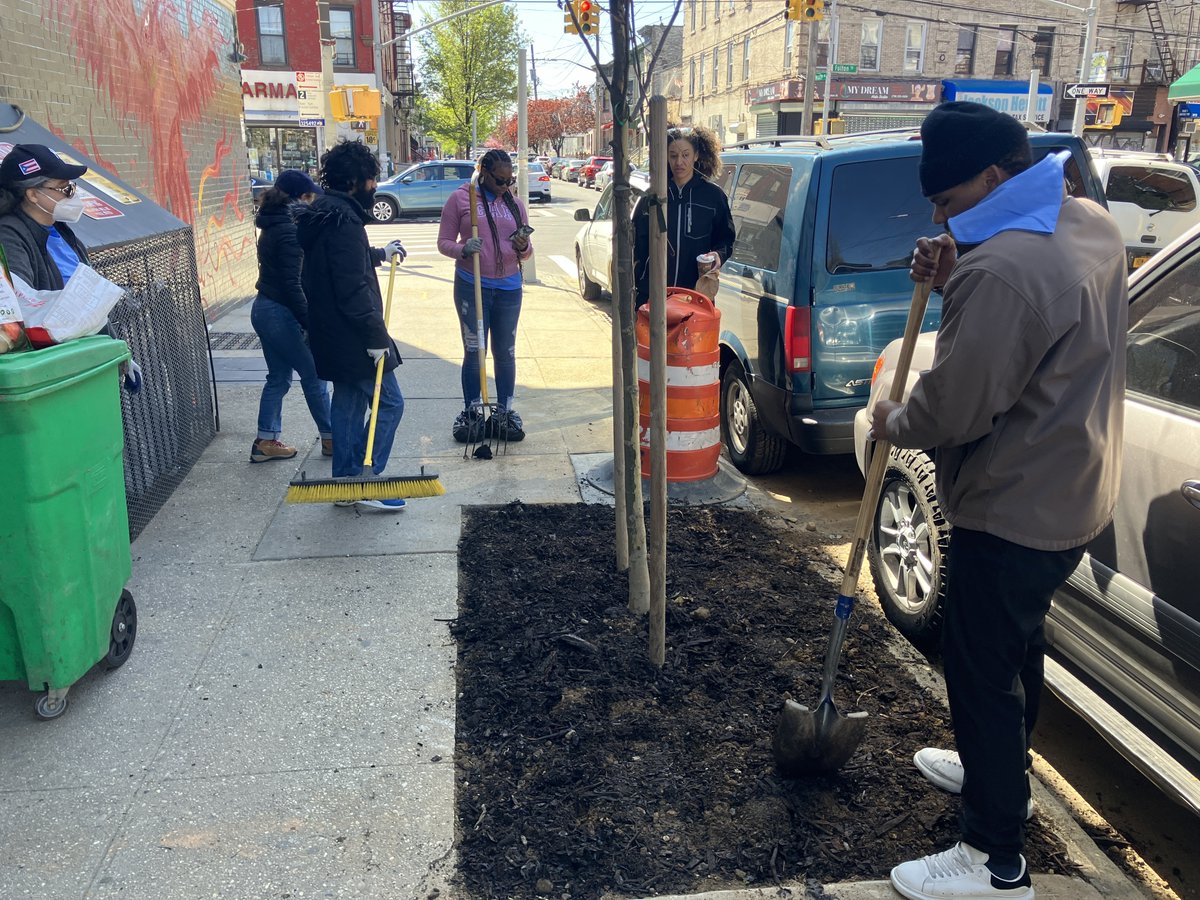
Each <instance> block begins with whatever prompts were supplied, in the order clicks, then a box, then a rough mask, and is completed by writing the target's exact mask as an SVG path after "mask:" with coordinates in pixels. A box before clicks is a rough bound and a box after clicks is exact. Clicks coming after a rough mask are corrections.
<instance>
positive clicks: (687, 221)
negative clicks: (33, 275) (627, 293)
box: [633, 172, 734, 306]
mask: <svg viewBox="0 0 1200 900" xmlns="http://www.w3.org/2000/svg"><path fill="white" fill-rule="evenodd" d="M733 240H734V230H733V214H732V213H731V212H730V211H729V200H728V198H727V197H726V196H725V192H724V191H723V190H721V188H720V187H719V186H718V185H716V184H714V183H713V182H711V181H709V180H708V179H707V178H705V177H704V176H703V175H701V174H700V173H699V172H696V173H695V174H694V175H693V176H692V177H691V180H690V181H688V183H687V184H685V185H684V186H683V189H682V190H681V189H679V188H677V187H676V186H675V181H674V180H673V179H671V178H670V177H668V178H667V286H668V287H681V288H687V289H689V290H695V288H696V282H697V281H699V279H700V269H699V266H698V265H697V263H696V257H697V256H699V255H700V254H702V253H708V252H709V251H711V250H716V251H717V253H719V254H721V262H722V263H724V262H725V261H726V260H728V259H729V257H730V255H732V253H733ZM649 260H650V216H649V202H648V201H647V198H646V195H642V198H641V199H640V200H638V203H637V206H636V207H634V210H633V277H634V289H635V294H636V296H637V304H638V305H639V306H640V305H641V304H643V303H645V302H646V301H647V300H648V299H649V297H650V262H649Z"/></svg>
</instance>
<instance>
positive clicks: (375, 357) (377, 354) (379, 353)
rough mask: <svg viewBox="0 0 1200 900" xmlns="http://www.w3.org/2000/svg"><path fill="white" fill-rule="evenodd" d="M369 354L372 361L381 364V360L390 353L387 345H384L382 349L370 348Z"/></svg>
mask: <svg viewBox="0 0 1200 900" xmlns="http://www.w3.org/2000/svg"><path fill="white" fill-rule="evenodd" d="M367 355H368V356H369V357H371V362H373V363H375V365H379V361H380V360H381V359H383V358H384V357H385V356H387V355H388V352H387V347H384V348H382V349H380V350H368V351H367Z"/></svg>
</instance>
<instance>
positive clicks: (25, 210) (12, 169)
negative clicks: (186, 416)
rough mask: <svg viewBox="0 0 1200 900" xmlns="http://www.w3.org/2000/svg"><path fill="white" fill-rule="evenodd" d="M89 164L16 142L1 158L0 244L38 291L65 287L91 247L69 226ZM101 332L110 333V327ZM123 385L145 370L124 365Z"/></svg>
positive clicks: (133, 387) (133, 385)
mask: <svg viewBox="0 0 1200 900" xmlns="http://www.w3.org/2000/svg"><path fill="white" fill-rule="evenodd" d="M86 172H87V166H78V165H73V164H71V163H68V162H64V161H63V160H62V159H60V158H59V156H58V154H57V153H55V152H54V151H53V150H51V149H50V148H49V147H46V146H44V145H42V144H17V145H16V146H15V147H13V148H12V150H11V151H9V154H8V156H6V157H4V160H3V161H2V162H0V247H3V248H4V255H5V258H6V259H7V260H8V270H9V272H11V273H12V274H13V275H15V276H17V277H19V278H20V279H21V280H22V281H24V282H25V283H26V284H27V285H29V286H30V287H31V288H33V289H34V290H35V291H61V290H62V289H63V288H64V287H65V286H66V283H67V282H68V281H69V280H70V278H71V276H72V275H74V274H75V270H76V269H77V268H79V266H80V265H88V264H89V263H88V255H87V250H85V249H84V247H83V244H82V242H80V240H79V238H77V237H76V236H75V232H74V231H72V230H71V225H73V224H74V223H76V222H78V221H79V220H80V218H82V217H83V199H82V198H81V197H78V196H76V193H75V190H76V189H75V179H76V178H80V177H82V176H83V175H84V174H85V173H86ZM100 333H101V334H109V335H111V333H112V332H110V331H109V328H108V326H107V325H105V326H104V327H103V328H102V329H100ZM121 374H122V375H123V377H124V384H125V389H126V390H127V391H129V392H130V393H137V392H138V391H140V390H141V388H142V369H141V367H140V366H139V365H138V364H137V363H136V362H134V361H133V360H129V361H128V362H126V363H123V364H122V366H121Z"/></svg>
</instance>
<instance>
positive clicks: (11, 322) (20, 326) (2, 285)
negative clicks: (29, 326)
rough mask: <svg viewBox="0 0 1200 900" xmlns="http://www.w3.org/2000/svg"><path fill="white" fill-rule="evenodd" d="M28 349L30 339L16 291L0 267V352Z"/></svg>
mask: <svg viewBox="0 0 1200 900" xmlns="http://www.w3.org/2000/svg"><path fill="white" fill-rule="evenodd" d="M27 349H29V341H28V339H27V338H26V337H25V323H24V321H23V319H22V317H21V307H20V304H19V303H18V302H17V294H16V291H14V290H13V287H12V285H11V284H9V281H8V278H7V274H6V272H5V271H4V270H3V269H0V353H11V352H14V351H17V350H27Z"/></svg>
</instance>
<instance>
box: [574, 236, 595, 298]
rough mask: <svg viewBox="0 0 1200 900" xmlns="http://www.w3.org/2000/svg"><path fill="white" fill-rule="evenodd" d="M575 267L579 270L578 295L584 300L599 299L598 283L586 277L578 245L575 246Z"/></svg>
mask: <svg viewBox="0 0 1200 900" xmlns="http://www.w3.org/2000/svg"><path fill="white" fill-rule="evenodd" d="M575 268H576V269H577V270H578V271H579V296H580V297H582V298H583V299H584V300H599V299H600V285H598V284H596V282H594V281H592V279H590V278H588V275H587V272H586V271H584V268H583V254H581V253H580V252H579V248H578V247H576V248H575Z"/></svg>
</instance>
